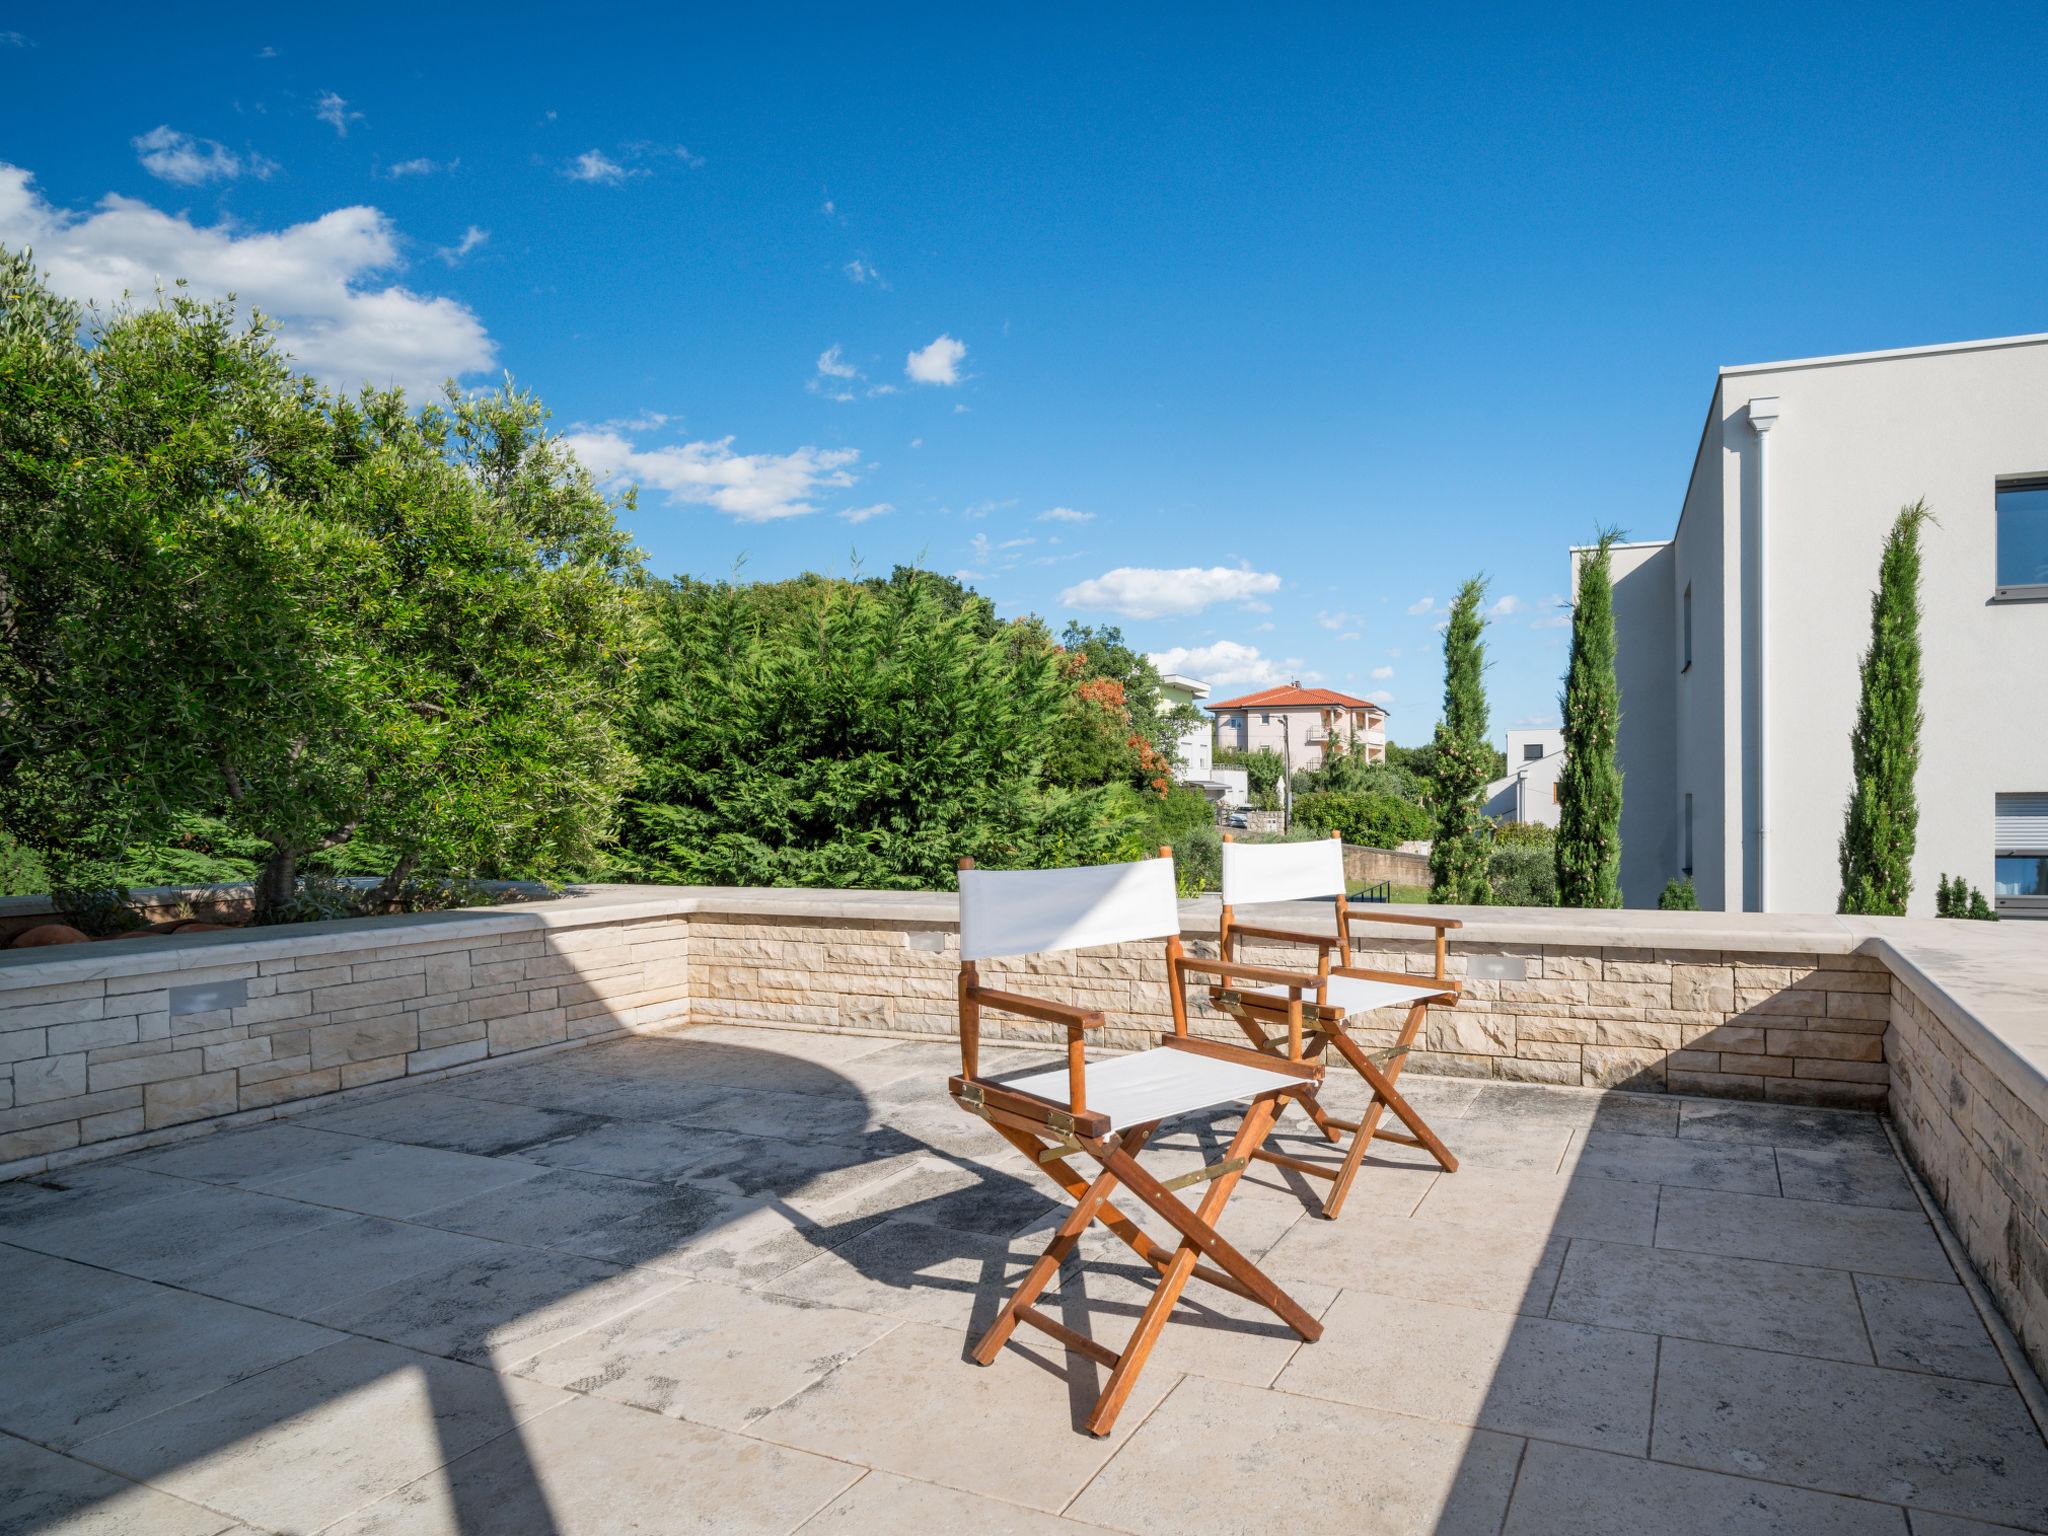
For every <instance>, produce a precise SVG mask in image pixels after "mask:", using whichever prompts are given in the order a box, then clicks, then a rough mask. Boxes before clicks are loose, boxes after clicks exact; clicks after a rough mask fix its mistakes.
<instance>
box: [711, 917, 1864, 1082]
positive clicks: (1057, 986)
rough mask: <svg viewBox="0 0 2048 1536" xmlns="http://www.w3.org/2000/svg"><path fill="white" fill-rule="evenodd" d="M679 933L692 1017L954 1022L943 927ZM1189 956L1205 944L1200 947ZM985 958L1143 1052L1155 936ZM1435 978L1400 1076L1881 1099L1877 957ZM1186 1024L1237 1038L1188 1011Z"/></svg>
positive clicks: (1528, 959) (1581, 967) (1761, 958)
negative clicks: (693, 981)
mask: <svg viewBox="0 0 2048 1536" xmlns="http://www.w3.org/2000/svg"><path fill="white" fill-rule="evenodd" d="M1328 920H1329V919H1328V916H1327V914H1323V921H1324V922H1325V923H1326V924H1327V922H1328ZM1367 921H1368V920H1367V919H1365V918H1364V917H1363V915H1361V917H1360V922H1359V924H1358V925H1357V928H1360V929H1365V931H1367V932H1370V931H1371V930H1370V929H1369V928H1366V923H1367ZM1213 931H1214V930H1213V928H1212V929H1211V932H1212V933H1213ZM1378 931H1379V932H1381V933H1385V932H1386V931H1387V930H1386V929H1385V928H1384V926H1383V927H1382V928H1381V929H1380V930H1378ZM692 935H693V943H694V946H695V948H694V950H693V954H694V956H695V958H696V960H697V987H696V991H695V994H694V996H693V998H692V1003H691V1010H690V1011H691V1015H692V1017H693V1018H695V1019H698V1020H718V1021H722V1022H731V1023H758V1024H769V1023H785V1024H788V1023H795V1024H802V1025H805V1026H808V1027H813V1028H819V1029H838V1028H852V1029H867V1030H885V1031H888V1032H891V1033H902V1034H932V1035H946V1036H950V1035H952V1034H953V1033H954V1030H955V1007H954V978H955V975H956V972H957V969H958V966H959V950H958V944H957V941H956V938H955V935H954V933H953V932H952V930H951V929H950V927H949V926H945V925H940V924H936V923H934V924H929V925H916V924H906V923H904V922H902V921H890V922H863V921H857V920H849V919H844V918H837V919H791V918H788V917H776V918H774V919H772V920H764V919H762V918H759V917H749V916H744V915H740V914H733V915H730V916H726V915H700V916H699V917H698V918H697V919H696V921H695V925H694V926H693V929H692ZM1194 949H1195V951H1196V952H1206V953H1209V954H1212V955H1213V954H1214V952H1215V946H1214V944H1213V943H1209V944H1203V943H1202V942H1201V941H1200V940H1199V939H1198V938H1197V939H1196V940H1195V941H1194ZM1313 956H1314V952H1313V951H1312V950H1305V949H1299V948H1294V949H1288V948H1282V947H1280V946H1269V947H1262V948H1249V947H1248V948H1247V949H1245V950H1244V951H1243V952H1242V958H1244V959H1245V960H1247V961H1252V962H1255V963H1259V964H1266V965H1280V966H1289V965H1292V966H1300V965H1301V964H1302V963H1303V961H1304V959H1305V958H1306V959H1307V960H1308V961H1309V962H1310V963H1311V964H1312V962H1313ZM1357 963H1358V964H1360V965H1363V966H1367V967H1370V968H1374V969H1382V970H1400V971H1418V970H1425V971H1426V970H1427V969H1428V967H1429V963H1430V957H1429V945H1428V943H1427V942H1426V941H1421V942H1418V941H1413V940H1379V939H1366V940H1364V941H1363V942H1362V943H1361V945H1360V948H1359V950H1358V951H1357ZM982 969H983V974H984V978H985V979H987V980H988V981H989V982H990V984H991V985H997V984H999V983H998V981H997V978H1002V977H1011V978H1015V979H1016V980H1017V982H1018V984H1019V987H1020V989H1022V990H1033V989H1038V990H1043V991H1044V992H1045V993H1046V995H1049V996H1055V997H1060V998H1063V999H1066V1000H1068V1001H1071V1002H1077V1003H1080V1004H1082V1005H1084V1006H1086V1007H1091V1008H1099V1009H1101V1010H1102V1011H1103V1012H1105V1013H1106V1014H1108V1015H1109V1021H1108V1025H1107V1027H1106V1028H1105V1030H1104V1033H1103V1041H1102V1043H1103V1044H1105V1045H1113V1046H1136V1045H1141V1044H1145V1043H1147V1042H1148V1041H1150V1040H1151V1039H1152V1038H1153V1037H1155V1036H1156V1035H1157V1034H1158V1033H1159V1032H1160V1031H1162V1030H1164V1029H1167V1028H1170V1027H1171V1015H1170V1014H1169V1012H1168V1002H1167V994H1166V987H1165V983H1164V963H1163V960H1162V951H1161V947H1160V946H1159V945H1157V944H1133V945H1125V946H1122V947H1121V948H1118V949H1111V950H1094V951H1088V952H1085V953H1081V954H1073V955H1054V956H1048V957H1044V958H1037V959H1031V960H1024V961H990V962H987V963H985V964H984V965H983V967H982ZM1451 970H1452V971H1453V972H1454V973H1455V974H1457V975H1459V976H1460V977H1463V978H1466V990H1465V996H1464V1000H1463V1001H1462V1002H1461V1003H1460V1004H1459V1006H1458V1007H1457V1008H1455V1009H1433V1010H1432V1011H1431V1013H1430V1016H1429V1022H1428V1023H1427V1025H1426V1026H1425V1029H1424V1034H1423V1042H1424V1044H1425V1046H1426V1047H1427V1049H1425V1050H1423V1051H1420V1052H1417V1053H1416V1054H1415V1055H1413V1056H1411V1057H1410V1059H1409V1066H1410V1069H1411V1070H1413V1071H1418V1072H1428V1073H1439V1074H1447V1075H1454V1076H1460V1077H1492V1078H1501V1079H1507V1080H1511V1081H1517V1082H1532V1083H1558V1084H1566V1085H1569V1086H1572V1087H1603V1088H1631V1089H1644V1090H1649V1091H1652V1092H1657V1091H1663V1090H1666V1089H1669V1090H1670V1091H1672V1092H1680V1093H1702V1094H1715V1095H1721V1096H1727V1097H1736V1098H1749V1099H1768V1100H1772V1101H1775V1102H1779V1103H1791V1104H1825V1105H1842V1106H1849V1107H1855V1108H1876V1107H1879V1106H1881V1105H1882V1104H1883V1102H1884V1094H1885V1064H1884V1030H1885V1023H1886V1020H1887V1017H1888V1015H1889V1012H1890V1006H1891V1003H1890V986H1891V983H1890V978H1889V976H1888V975H1887V973H1886V972H1885V970H1884V968H1883V967H1882V966H1881V965H1879V964H1878V963H1877V962H1876V961H1874V960H1867V959H1864V958H1862V957H1860V956H1856V955H1819V954H1809V953H1776V952H1766V953H1740V954H1730V953H1725V952H1722V951H1719V950H1707V951H1701V950H1692V949H1676V948H1673V949H1637V948H1626V949H1625V948H1612V947H1602V946H1599V945H1586V946H1578V945H1551V944H1542V945H1522V946H1516V945H1502V944H1485V943H1469V942H1467V943H1454V945H1453V947H1452V952H1451ZM1191 990H1196V991H1197V995H1198V996H1199V992H1198V989H1191ZM1195 1027H1196V1029H1197V1031H1198V1032H1199V1033H1202V1034H1206V1035H1212V1036H1214V1037H1215V1038H1218V1039H1231V1040H1236V1039H1241V1038H1242V1037H1241V1036H1240V1035H1239V1034H1238V1032H1237V1028H1236V1025H1235V1024H1234V1023H1232V1021H1231V1020H1230V1019H1228V1018H1227V1017H1225V1016H1223V1015H1221V1014H1218V1013H1215V1012H1213V1011H1212V1010H1210V1009H1209V1008H1207V1006H1206V1005H1205V1004H1204V1005H1201V1006H1199V1007H1198V1009H1197V1013H1196V1017H1195ZM984 1029H985V1032H986V1033H987V1035H988V1037H989V1038H992V1039H1012V1040H1031V1041H1047V1040H1052V1039H1055V1038H1064V1036H1063V1035H1061V1034H1060V1032H1059V1030H1058V1029H1057V1027H1056V1026H1052V1025H1045V1024H1037V1023H1033V1022H1032V1021H1030V1020H1026V1019H1012V1018H1006V1017H1001V1016H998V1015H993V1014H991V1015H988V1016H986V1017H985V1020H984ZM1357 1034H1358V1038H1360V1039H1361V1040H1363V1041H1365V1042H1367V1043H1368V1044H1378V1043H1391V1041H1392V1039H1393V1034H1394V1031H1393V1029H1392V1028H1388V1029H1385V1030H1379V1031H1375V1030H1370V1029H1362V1030H1359V1031H1357Z"/></svg>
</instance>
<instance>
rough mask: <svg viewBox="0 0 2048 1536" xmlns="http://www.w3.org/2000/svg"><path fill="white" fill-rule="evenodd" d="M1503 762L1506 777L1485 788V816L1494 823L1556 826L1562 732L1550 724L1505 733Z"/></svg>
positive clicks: (1562, 765)
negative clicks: (1526, 823) (1505, 762)
mask: <svg viewBox="0 0 2048 1536" xmlns="http://www.w3.org/2000/svg"><path fill="white" fill-rule="evenodd" d="M1507 759H1508V771H1507V774H1506V775H1505V776H1504V777H1502V778H1498V779H1495V780H1494V781H1493V782H1492V783H1491V784H1489V785H1487V786H1486V806H1485V810H1486V814H1487V815H1488V816H1491V817H1492V818H1493V819H1494V820H1495V821H1519V822H1528V823H1531V824H1534V825H1537V826H1545V827H1554V826H1556V825H1557V777H1558V775H1559V774H1560V773H1562V772H1564V732H1563V731H1562V730H1561V729H1560V728H1558V727H1557V726H1554V725H1546V726H1539V727H1537V728H1535V729H1533V730H1513V731H1509V732H1508V744H1507Z"/></svg>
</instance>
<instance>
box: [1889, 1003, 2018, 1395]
mask: <svg viewBox="0 0 2048 1536" xmlns="http://www.w3.org/2000/svg"><path fill="white" fill-rule="evenodd" d="M1890 1001H1891V1028H1890V1033H1889V1034H1888V1035H1887V1037H1886V1040H1887V1053H1888V1054H1889V1056H1890V1057H1891V1061H1890V1067H1891V1105H1890V1108H1891V1116H1892V1122H1893V1124H1894V1125H1896V1126H1897V1128H1898V1132H1899V1138H1900V1140H1901V1141H1903V1142H1904V1143H1905V1145H1906V1152H1907V1155H1908V1156H1909V1157H1910V1158H1911V1159H1912V1160H1913V1164H1914V1166H1915V1167H1916V1168H1918V1169H1919V1171H1920V1176H1921V1177H1922V1178H1923V1179H1925V1180H1926V1181H1927V1186H1928V1188H1929V1189H1930V1190H1931V1191H1932V1192H1933V1195H1934V1198H1935V1202H1936V1203H1937V1204H1938V1205H1940V1207H1941V1209H1942V1214H1943V1215H1945V1216H1946V1217H1947V1218H1948V1222H1949V1225H1950V1227H1952V1228H1953V1229H1954V1230H1955V1234H1956V1237H1957V1240H1958V1241H1959V1242H1961V1243H1962V1245H1963V1251H1964V1252H1966V1253H1967V1254H1969V1256H1970V1262H1971V1263H1972V1265H1974V1266H1975V1268H1976V1270H1977V1273H1978V1274H1979V1275H1980V1276H1982V1277H1983V1280H1984V1283H1985V1284H1986V1285H1987V1286H1988V1287H1989V1288H1990V1290H1991V1294H1992V1296H1993V1297H1994V1298H1995V1299H1996V1300H1997V1302H1998V1307H1999V1310H2000V1311H2001V1312H2003V1313H2004V1314H2005V1318H2006V1321H2007V1322H2008V1323H2009V1324H2011V1326H2012V1330H2013V1332H2014V1333H2015V1334H2017V1335H2018V1337H2019V1341H2020V1344H2021V1346H2022V1347H2023V1348H2024V1349H2025V1350H2026V1352H2027V1355H2028V1358H2029V1359H2031V1360H2032V1361H2033V1362H2034V1365H2035V1367H2036V1368H2037V1369H2041V1368H2043V1367H2044V1366H2048V1210H2044V1201H2048V1123H2044V1121H2043V1119H2042V1116H2041V1114H2040V1113H2039V1112H2038V1111H2037V1110H2036V1109H2035V1108H2033V1107H2032V1106H2030V1105H2029V1104H2028V1103H2027V1102H2026V1101H2025V1100H2023V1099H2021V1098H2020V1097H2019V1095H2017V1094H2016V1093H2014V1092H2013V1091H2012V1089H2011V1088H2010V1087H2008V1086H2007V1084H2006V1082H2005V1081H2004V1080H2003V1078H2002V1077H2001V1074H2000V1073H1999V1072H1997V1071H1994V1070H1993V1068H1992V1067H1991V1066H1990V1065H1989V1064H1987V1063H1986V1061H1985V1060H1984V1058H1983V1057H1982V1056H1981V1055H1980V1054H1979V1053H1978V1052H1977V1051H1976V1050H1975V1049H1973V1048H1972V1046H1971V1045H1970V1044H1969V1043H1967V1042H1966V1039H1965V1035H1964V1032H1962V1031H1959V1030H1957V1029H1956V1028H1954V1027H1952V1026H1951V1024H1950V1023H1949V1022H1948V1021H1947V1020H1945V1019H1944V1018H1943V1017H1942V1016H1941V1014H1940V1013H1939V1012H1938V1011H1936V1010H1935V1009H1934V1008H1933V1007H1931V1006H1929V1004H1928V1003H1927V1002H1926V1001H1925V1000H1924V999H1922V998H1921V997H1920V996H1918V995H1917V994H1916V993H1915V992H1914V990H1913V989H1912V987H1911V986H1910V985H1909V984H1908V983H1907V981H1906V980H1905V979H1904V978H1903V977H1901V978H1898V979H1896V980H1895V981H1894V982H1893V985H1892V990H1891V999H1890Z"/></svg>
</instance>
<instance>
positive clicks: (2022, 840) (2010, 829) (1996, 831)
mask: <svg viewBox="0 0 2048 1536" xmlns="http://www.w3.org/2000/svg"><path fill="white" fill-rule="evenodd" d="M1992 841H1993V842H1994V843H1995V844H1996V845H1997V851H1998V852H2000V853H2048V793H2040V794H2017V795H2000V796H1999V797H1998V807H1997V812H1996V817H1995V820H1994V822H1993V827H1992Z"/></svg>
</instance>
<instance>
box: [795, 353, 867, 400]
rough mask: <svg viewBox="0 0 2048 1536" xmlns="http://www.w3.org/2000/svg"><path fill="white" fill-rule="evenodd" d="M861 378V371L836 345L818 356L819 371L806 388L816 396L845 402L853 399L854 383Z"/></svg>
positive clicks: (813, 375)
mask: <svg viewBox="0 0 2048 1536" xmlns="http://www.w3.org/2000/svg"><path fill="white" fill-rule="evenodd" d="M859 377H860V370H859V369H858V368H856V367H854V365H853V364H852V363H849V362H848V361H847V360H846V358H845V355H844V354H843V353H842V352H841V351H840V349H839V346H838V344H837V343H834V344H833V345H832V346H829V347H827V348H826V349H825V350H824V351H823V352H820V353H819V354H818V371H817V372H816V373H814V374H812V375H811V378H810V382H809V383H808V384H806V385H805V386H804V388H805V389H808V390H809V391H810V392H811V393H812V394H814V395H823V396H824V397H825V398H826V399H828V400H838V401H842V402H843V401H847V400H851V399H852V398H853V387H852V385H853V381H854V380H857V379H858V378H859Z"/></svg>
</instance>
